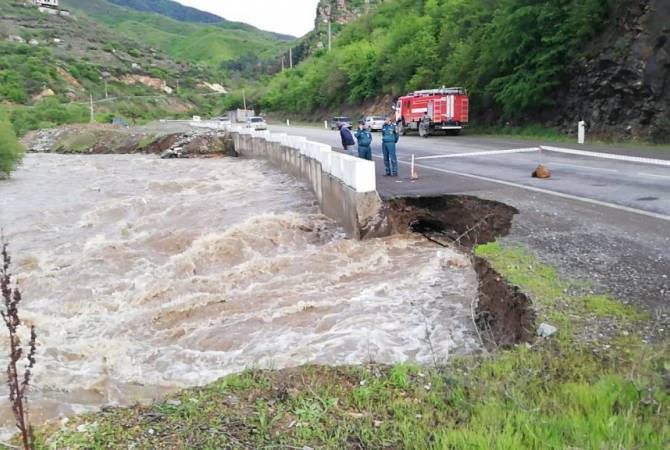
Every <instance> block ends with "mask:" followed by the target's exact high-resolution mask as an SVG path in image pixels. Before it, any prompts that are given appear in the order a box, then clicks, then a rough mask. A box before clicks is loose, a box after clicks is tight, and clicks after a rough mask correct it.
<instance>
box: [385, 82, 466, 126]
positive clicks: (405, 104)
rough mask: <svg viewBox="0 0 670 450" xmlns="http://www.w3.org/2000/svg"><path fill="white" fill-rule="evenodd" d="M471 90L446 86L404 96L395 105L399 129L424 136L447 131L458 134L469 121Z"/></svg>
mask: <svg viewBox="0 0 670 450" xmlns="http://www.w3.org/2000/svg"><path fill="white" fill-rule="evenodd" d="M468 107H469V103H468V93H467V91H466V90H465V88H461V87H453V88H446V87H442V88H439V89H428V90H424V91H416V92H412V93H410V94H407V95H406V96H404V97H400V98H399V99H398V102H397V103H396V106H395V112H396V122H397V124H398V131H399V132H400V133H401V134H406V133H407V131H410V130H412V131H418V133H419V135H420V136H423V137H428V136H429V135H431V134H436V133H438V132H444V133H445V134H458V133H460V132H461V130H462V129H463V127H465V126H466V125H467V123H468Z"/></svg>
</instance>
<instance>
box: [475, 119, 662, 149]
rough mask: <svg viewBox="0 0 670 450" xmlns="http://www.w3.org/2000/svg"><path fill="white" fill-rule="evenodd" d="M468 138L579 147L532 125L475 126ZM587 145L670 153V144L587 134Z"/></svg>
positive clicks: (567, 138) (554, 132) (569, 139)
mask: <svg viewBox="0 0 670 450" xmlns="http://www.w3.org/2000/svg"><path fill="white" fill-rule="evenodd" d="M465 133H466V135H468V136H482V137H495V138H510V137H512V138H514V139H519V140H529V141H548V142H558V143H564V144H573V145H577V137H576V136H571V135H568V134H565V133H561V132H559V131H558V130H555V129H553V128H548V127H545V126H542V125H537V124H530V125H526V126H522V127H505V126H498V127H493V126H489V127H486V126H484V127H478V126H473V127H471V128H468V129H466V131H465ZM586 144H587V145H598V146H613V147H617V148H624V149H632V150H662V151H670V144H653V143H651V142H645V141H617V140H613V139H605V138H602V137H594V136H589V135H588V134H587V140H586Z"/></svg>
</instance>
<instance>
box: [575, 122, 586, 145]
mask: <svg viewBox="0 0 670 450" xmlns="http://www.w3.org/2000/svg"><path fill="white" fill-rule="evenodd" d="M585 142H586V122H584V121H583V120H580V121H579V123H578V124H577V143H579V144H582V145H583V144H584V143H585Z"/></svg>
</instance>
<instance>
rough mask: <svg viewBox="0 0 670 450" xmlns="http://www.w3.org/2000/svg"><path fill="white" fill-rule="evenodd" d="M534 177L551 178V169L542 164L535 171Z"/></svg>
mask: <svg viewBox="0 0 670 450" xmlns="http://www.w3.org/2000/svg"><path fill="white" fill-rule="evenodd" d="M533 178H551V171H550V170H549V169H547V168H546V167H544V166H543V165H542V164H540V165H539V166H537V169H535V172H533Z"/></svg>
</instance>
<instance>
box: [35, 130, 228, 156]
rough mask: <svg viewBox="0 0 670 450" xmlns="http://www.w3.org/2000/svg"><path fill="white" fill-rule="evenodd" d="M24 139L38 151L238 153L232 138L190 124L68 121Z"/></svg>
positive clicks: (160, 153)
mask: <svg viewBox="0 0 670 450" xmlns="http://www.w3.org/2000/svg"><path fill="white" fill-rule="evenodd" d="M22 142H23V144H24V145H25V146H26V148H27V149H28V150H29V151H30V152H35V153H64V154H97V155H99V154H133V153H142V154H146V153H150V154H159V155H162V156H163V157H181V158H188V157H208V156H221V155H225V156H237V152H235V148H234V144H233V141H232V140H231V139H230V138H229V137H227V136H226V135H225V134H224V133H219V132H217V131H212V130H201V129H198V130H193V129H190V128H189V129H184V130H181V131H176V132H175V131H173V130H170V129H168V128H165V127H160V126H154V127H151V126H146V127H132V128H121V127H114V126H110V125H99V124H98V125H95V124H94V125H67V126H62V127H59V128H52V129H45V130H38V131H34V132H30V133H28V134H27V135H26V136H24V137H23V139H22Z"/></svg>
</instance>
